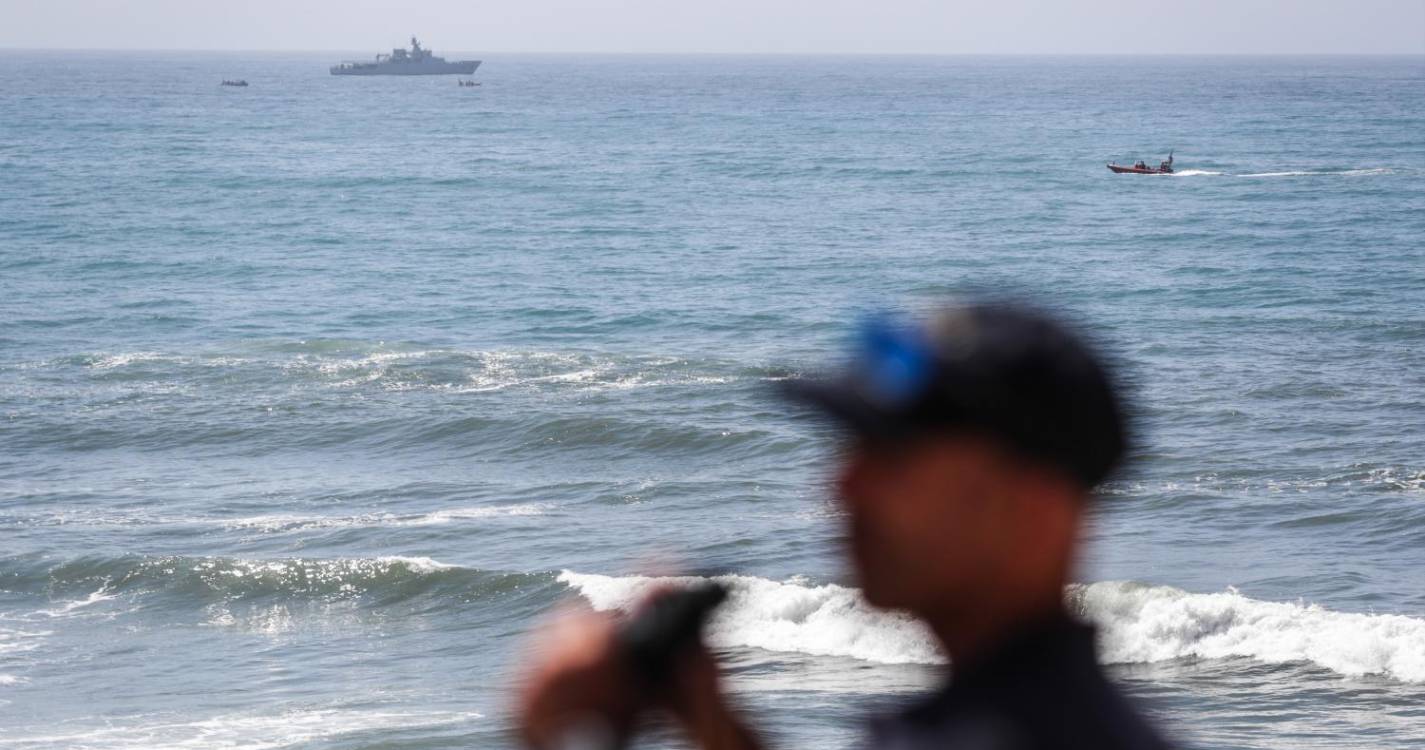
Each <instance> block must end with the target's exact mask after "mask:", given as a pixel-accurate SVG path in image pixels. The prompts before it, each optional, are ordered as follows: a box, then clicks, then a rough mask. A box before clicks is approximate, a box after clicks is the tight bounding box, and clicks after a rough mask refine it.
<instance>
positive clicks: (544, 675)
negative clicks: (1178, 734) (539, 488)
mask: <svg viewBox="0 0 1425 750" xmlns="http://www.w3.org/2000/svg"><path fill="white" fill-rule="evenodd" d="M788 391H789V393H790V395H792V396H793V397H794V398H796V399H798V400H800V401H803V402H806V403H809V404H812V405H814V406H816V407H818V408H819V409H820V410H821V411H822V413H824V414H827V415H829V416H831V417H833V418H835V419H836V420H837V421H838V422H839V423H841V424H842V425H844V426H845V427H846V428H848V434H849V437H850V441H849V445H848V449H847V452H846V455H845V458H844V460H843V467H842V471H841V475H840V479H839V484H838V495H839V497H840V500H841V503H842V505H843V507H844V509H845V511H846V514H847V521H848V525H849V532H850V533H849V537H850V552H851V557H852V561H853V563H854V567H855V571H856V574H857V577H858V579H859V583H860V586H861V588H862V591H863V593H864V595H865V597H866V599H867V600H868V601H869V602H871V603H872V604H875V605H878V606H881V607H885V608H891V609H899V610H904V611H906V612H909V613H911V614H913V615H915V616H916V617H918V618H920V619H921V620H923V621H924V622H925V623H926V624H927V625H928V626H929V627H930V629H931V630H932V632H933V633H934V634H935V636H936V637H937V638H938V639H939V641H940V644H941V646H942V647H943V648H944V650H945V652H946V654H948V656H949V658H950V662H951V665H952V670H953V677H952V679H951V681H950V683H949V684H948V685H947V686H946V687H944V688H943V689H942V690H940V691H938V692H937V693H936V694H934V695H932V696H929V697H927V698H925V699H923V700H921V701H919V702H917V703H915V704H913V705H911V706H908V707H907V708H906V709H905V710H904V711H902V712H900V713H898V714H896V715H893V716H888V717H885V718H882V719H879V720H876V721H874V722H873V723H872V725H871V727H870V732H869V736H868V738H867V741H866V743H865V744H866V746H867V747H870V748H884V749H886V750H919V749H920V748H973V749H977V750H978V749H984V750H991V749H994V750H1031V749H1037V748H1095V749H1096V750H1112V749H1114V748H1134V749H1137V748H1164V747H1167V745H1166V744H1165V743H1164V742H1163V741H1162V740H1161V739H1160V738H1159V737H1158V735H1157V734H1156V733H1155V732H1154V731H1153V729H1152V728H1150V727H1149V725H1148V724H1147V723H1146V722H1145V721H1144V720H1143V719H1142V718H1141V717H1140V716H1139V715H1138V713H1137V712H1136V711H1135V710H1134V709H1133V708H1132V706H1130V704H1129V703H1128V701H1127V700H1126V699H1125V698H1124V697H1123V696H1122V695H1121V694H1120V692H1119V691H1118V689H1117V688H1116V687H1114V686H1113V684H1112V683H1111V682H1109V680H1108V679H1107V677H1106V676H1105V675H1104V674H1103V672H1102V671H1101V669H1100V668H1099V666H1098V663H1097V661H1096V659H1095V651H1094V633H1093V630H1092V629H1091V628H1090V627H1089V626H1087V625H1084V624H1081V623H1078V622H1076V621H1074V620H1073V619H1072V618H1071V616H1070V615H1069V614H1068V612H1067V611H1066V609H1065V605H1064V586H1065V585H1066V584H1067V583H1068V582H1069V577H1070V575H1071V573H1072V570H1073V565H1074V561H1075V557H1076V555H1075V553H1076V550H1077V546H1078V539H1079V533H1080V527H1081V525H1082V523H1083V518H1084V514H1085V512H1086V511H1087V509H1088V505H1089V504H1090V503H1091V502H1092V501H1093V490H1094V487H1095V486H1096V485H1098V483H1099V482H1101V481H1102V480H1103V479H1104V478H1105V477H1107V476H1108V475H1109V473H1110V472H1111V471H1112V470H1113V469H1114V468H1115V467H1116V466H1117V464H1118V462H1119V461H1120V459H1121V458H1122V456H1123V453H1124V450H1125V446H1126V437H1125V433H1126V430H1125V424H1124V421H1125V420H1124V416H1123V409H1122V406H1121V404H1120V402H1119V399H1118V397H1117V395H1116V394H1115V392H1114V388H1113V385H1112V383H1111V381H1110V379H1109V376H1108V374H1107V373H1106V372H1105V371H1104V369H1103V366H1102V365H1101V364H1100V363H1099V362H1098V360H1097V359H1096V358H1095V356H1094V355H1093V354H1092V352H1091V351H1090V350H1089V349H1088V348H1087V346H1085V344H1084V343H1083V342H1082V341H1080V340H1079V339H1078V338H1077V337H1075V336H1074V335H1073V334H1071V333H1070V332H1068V331H1067V330H1065V329H1064V328H1063V327H1061V326H1060V325H1058V324H1056V323H1054V322H1053V321H1051V320H1050V319H1049V318H1047V317H1045V316H1044V315H1042V314H1040V313H1038V312H1035V311H1033V310H1028V309H1024V308H1019V307H1013V306H1007V305H996V304H983V305H976V306H970V307H966V308H961V309H955V310H950V311H946V312H944V313H942V314H940V315H938V316H936V317H934V318H932V319H931V320H929V321H928V322H927V323H925V324H923V325H918V326H907V325H899V324H896V323H894V322H891V321H886V320H882V321H879V322H873V323H871V324H869V325H868V326H867V327H866V328H865V330H863V332H862V341H861V345H860V348H859V351H858V352H857V353H856V354H855V356H854V358H853V361H852V363H851V365H850V367H849V368H848V369H847V371H846V372H845V373H843V374H841V375H840V376H838V377H836V378H834V379H826V380H817V381H810V380H808V381H797V382H793V383H792V384H791V386H790V388H789V389H788ZM655 604H656V602H655ZM618 628H619V626H618V625H617V623H615V621H613V620H611V619H609V618H607V617H603V616H600V615H592V614H587V615H580V616H569V617H566V618H564V619H563V620H561V622H560V623H559V624H558V625H556V626H555V628H554V629H552V630H551V637H550V638H548V639H547V642H548V644H549V646H548V648H547V650H546V651H545V652H544V655H543V657H542V658H543V662H542V663H541V664H540V665H539V666H538V667H536V669H535V670H533V672H532V673H531V675H530V678H529V680H528V682H527V683H526V686H525V691H524V694H523V696H522V704H521V707H520V722H521V731H522V733H523V737H524V738H525V741H526V742H527V743H528V744H529V745H530V746H531V747H535V748H558V747H562V745H560V744H559V743H561V742H563V741H565V738H567V737H569V736H571V735H570V734H569V732H571V731H574V732H576V733H577V732H584V733H585V734H584V735H583V736H586V737H587V736H589V735H588V734H587V732H588V730H587V727H590V726H594V727H599V728H601V729H600V730H599V731H601V732H603V733H604V734H605V735H606V736H608V737H610V738H622V737H624V736H625V735H626V733H627V732H628V731H630V729H631V727H633V726H634V723H635V722H636V720H637V718H638V716H639V715H640V714H641V713H643V712H645V711H646V710H648V709H661V710H663V711H666V712H668V713H670V714H671V715H672V716H673V717H674V718H675V719H676V720H677V722H678V723H679V724H680V725H681V726H682V727H683V728H684V729H685V730H686V731H687V733H688V734H689V736H690V737H691V738H692V739H693V741H694V742H695V743H696V744H697V745H698V746H699V747H703V748H718V749H728V750H731V749H741V748H756V747H759V746H760V745H759V742H758V740H757V739H756V735H755V733H754V732H753V731H751V730H750V729H749V727H748V724H747V723H745V721H744V718H743V717H742V716H740V715H738V713H737V712H735V711H734V710H732V709H731V708H730V707H729V705H728V702H727V700H726V698H725V694H724V692H723V690H722V688H721V684H720V680H719V676H718V673H717V667H716V664H715V662H714V660H713V658H712V656H711V654H710V653H709V652H708V651H707V649H706V648H705V647H703V646H702V645H701V644H700V643H698V642H697V641H690V643H691V645H689V646H687V647H685V648H682V649H681V650H680V653H679V654H678V655H677V657H676V658H674V659H672V660H671V662H672V663H671V664H670V665H668V666H667V667H666V669H663V670H661V672H662V673H663V676H662V677H660V679H659V681H658V683H657V684H656V685H651V684H650V683H649V682H648V680H647V679H646V678H644V677H641V676H640V672H642V671H644V670H642V669H641V668H639V667H638V666H637V662H636V661H634V660H630V659H629V658H627V655H626V653H625V652H626V649H624V648H623V647H622V646H621V645H620V644H621V643H622V641H621V639H620V637H619V629H618ZM616 741H617V740H616Z"/></svg>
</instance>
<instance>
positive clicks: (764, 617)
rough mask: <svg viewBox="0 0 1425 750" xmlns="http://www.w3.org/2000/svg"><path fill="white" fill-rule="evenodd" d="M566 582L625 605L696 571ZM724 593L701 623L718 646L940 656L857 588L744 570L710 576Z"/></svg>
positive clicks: (592, 599)
mask: <svg viewBox="0 0 1425 750" xmlns="http://www.w3.org/2000/svg"><path fill="white" fill-rule="evenodd" d="M559 580H560V581H561V582H563V583H566V584H568V585H570V586H572V587H573V588H575V589H577V590H578V592H579V593H580V594H581V595H582V596H583V597H584V598H585V599H587V600H588V601H589V604H590V605H591V606H593V607H594V608H595V609H598V610H612V609H624V608H627V607H628V606H630V605H631V604H633V603H634V602H636V601H637V600H638V599H639V598H640V597H641V596H642V595H643V594H644V593H646V592H648V591H650V590H651V589H653V588H654V587H660V586H677V585H688V584H690V583H692V582H693V581H696V580H698V579H696V578H652V577H646V576H623V577H611V576H601V575H590V574H584V573H575V572H573V571H568V570H566V571H564V572H562V573H560V574H559ZM714 580H716V581H718V582H720V583H722V584H724V585H726V586H727V587H728V589H729V598H728V601H727V603H726V604H724V605H723V606H722V607H721V608H720V609H719V610H718V612H717V614H716V615H715V616H714V618H713V619H712V621H711V622H710V623H709V626H708V635H709V637H710V638H711V639H712V641H713V642H714V643H716V644H718V645H720V646H744V647H750V648H760V649H765V650H767V651H788V652H798V653H804V654H812V655H815V656H844V657H850V658H853V659H861V660H864V661H873V662H880V663H883V664H913V663H922V664H934V663H938V662H940V661H942V659H941V657H940V656H939V652H938V650H937V647H936V644H935V640H934V638H932V637H931V635H930V632H929V631H928V630H926V629H925V627H924V626H922V625H921V624H920V623H918V622H916V621H915V620H913V619H912V618H910V617H908V616H906V615H901V614H896V613H889V612H883V611H881V610H877V609H875V608H873V607H871V605H869V604H866V602H865V601H864V600H863V599H862V598H861V596H860V593H859V592H858V591H857V590H856V589H851V588H846V587H844V586H837V585H835V584H826V585H822V586H809V585H805V584H803V583H797V582H788V583H779V582H777V581H770V580H767V579H765V578H754V577H751V576H736V575H729V576H717V577H715V578H714Z"/></svg>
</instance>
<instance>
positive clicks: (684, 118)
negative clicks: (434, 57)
mask: <svg viewBox="0 0 1425 750" xmlns="http://www.w3.org/2000/svg"><path fill="white" fill-rule="evenodd" d="M330 62H333V61H331V60H327V59H325V58H324V57H322V56H303V55H290V56H277V55H266V56H264V55H237V54H232V55H217V54H213V55H194V54H113V53H35V52H25V53H21V52H3V53H0V179H3V182H4V185H5V189H4V190H3V191H0V324H3V326H0V728H3V731H0V748H21V749H24V750H40V749H47V748H68V747H90V748H253V749H255V748H360V747H411V748H417V747H419V748H444V747H507V746H510V738H509V734H508V729H507V724H506V719H507V711H508V706H507V698H508V689H507V688H508V684H509V681H510V679H511V675H512V668H513V665H514V664H516V663H517V660H518V654H519V650H518V649H519V644H520V643H521V638H522V635H523V634H524V632H525V631H526V630H527V629H528V628H529V627H530V626H531V624H532V623H534V622H537V620H538V618H539V617H540V616H541V615H542V614H543V613H545V612H547V611H548V610H549V608H550V607H551V606H552V605H553V604H554V603H555V602H556V601H559V600H560V599H562V598H569V597H572V598H575V599H578V600H581V601H584V602H586V603H588V604H589V605H591V606H594V607H598V608H604V609H607V608H616V607H619V606H621V605H623V604H625V603H627V602H628V601H629V600H630V599H631V598H632V597H634V596H636V595H637V593H638V592H639V591H641V590H642V589H643V588H644V587H646V586H647V585H649V584H650V583H652V581H651V580H650V579H648V578H644V577H640V574H649V573H650V571H662V572H666V571H668V570H670V569H673V568H676V567H678V566H683V567H686V568H692V569H699V570H715V571H723V572H725V575H726V578H725V579H724V580H726V581H727V582H728V583H729V584H730V585H731V586H732V589H733V598H732V600H731V602H730V604H729V606H728V607H726V608H725V611H724V612H723V614H722V615H721V616H720V618H719V619H718V620H717V621H716V622H714V623H713V626H712V635H713V637H714V638H715V639H716V640H717V642H718V643H719V644H720V645H721V646H722V647H723V648H724V649H725V655H726V659H727V661H728V664H729V667H730V669H732V671H733V675H734V676H733V684H734V686H735V687H736V688H737V690H738V691H739V692H740V693H741V695H742V698H743V701H744V702H745V703H746V704H747V705H748V706H749V707H752V708H754V709H757V710H758V711H760V712H761V713H762V714H763V715H764V717H765V718H766V720H767V722H768V724H769V726H770V727H771V728H772V729H773V731H774V733H775V734H776V735H777V736H778V737H780V738H781V739H782V741H783V744H784V745H785V746H788V747H846V746H848V745H850V744H851V743H852V742H853V741H854V739H855V737H856V734H855V727H856V724H857V721H858V718H859V717H860V716H861V715H862V714H863V713H864V712H865V711H867V710H870V709H874V708H877V707H884V706H888V705H891V704H893V703H894V702H895V701H896V700H899V699H901V698H903V697H904V696H905V695H907V694H908V693H911V692H913V691H916V690H920V689H924V688H925V687H926V686H927V685H929V684H931V683H932V682H933V681H934V680H935V679H936V674H937V670H938V669H939V663H940V661H941V660H940V658H939V656H938V655H937V653H936V652H935V649H934V648H933V646H932V644H931V643H930V642H929V640H928V639H927V638H926V636H925V634H924V633H923V632H922V631H921V630H920V629H919V627H918V626H917V625H916V624H914V623H913V622H910V621H908V620H905V619H903V618H899V617H896V616H892V615H887V614H885V613H879V612H875V611H873V610H870V609H868V608H867V607H865V605H864V604H862V603H861V602H860V601H859V600H858V598H857V596H856V592H855V590H854V589H852V588H850V587H849V586H850V583H849V581H848V579H847V576H846V574H845V571H844V566H843V564H842V562H841V559H840V551H839V548H838V546H837V537H838V529H837V511H836V508H835V506H834V505H833V504H831V503H830V502H829V500H828V498H827V495H826V492H825V489H824V486H825V480H826V477H827V471H828V469H829V458H828V451H829V448H830V445H831V443H830V438H831V435H830V434H829V433H828V432H827V431H826V429H825V428H823V427H822V426H820V425H818V424H817V423H815V422H811V421H808V420H807V419H806V418H804V417H801V416H797V415H794V414H791V413H789V412H788V411H787V410H786V409H785V408H784V407H783V406H782V405H780V404H779V403H777V402H776V401H775V400H774V399H773V398H771V396H770V394H769V390H770V389H769V387H768V386H769V384H770V383H773V382H775V381H776V380H777V379H779V378H783V377H786V376H788V375H791V374H795V373H799V372H805V371H808V370H811V369H814V368H815V367H817V366H818V365H820V364H822V363H825V362H827V361H830V360H833V359H834V358H835V357H836V353H837V351H838V350H839V347H840V345H841V344H842V342H844V340H845V337H846V335H847V332H848V328H849V326H850V324H851V322H852V321H854V319H855V317H856V315H857V314H859V312H860V311H865V310H868V309H872V308H875V307H879V306H885V305H891V306H904V307H909V308H917V307H922V306H925V305H928V304H933V303H935V302H936V301H939V300H942V299H944V298H945V296H946V295H948V294H952V293H955V292H961V291H964V290H967V289H972V288H991V289H995V288H1013V289H1016V290H1020V291H1027V292H1029V293H1031V294H1038V295H1042V296H1043V297H1044V298H1046V299H1047V300H1048V301H1049V302H1050V303H1051V304H1053V305H1056V306H1063V307H1067V308H1069V309H1072V310H1074V311H1076V312H1077V313H1078V314H1079V315H1081V316H1082V317H1083V318H1084V319H1086V320H1088V321H1090V322H1091V323H1092V324H1093V326H1094V327H1095V330H1096V331H1097V332H1098V333H1099V335H1100V336H1101V337H1102V338H1104V339H1105V340H1106V341H1108V342H1109V343H1110V344H1111V346H1112V348H1113V350H1114V351H1115V352H1116V353H1117V356H1118V358H1119V359H1120V360H1121V361H1122V363H1123V366H1124V371H1125V379H1126V380H1127V381H1128V382H1129V384H1130V385H1131V386H1132V388H1133V391H1134V393H1135V394H1136V397H1137V401H1138V403H1139V405H1140V412H1141V416H1142V422H1143V425H1142V433H1143V444H1142V445H1141V446H1140V450H1139V451H1138V455H1137V456H1136V458H1135V462H1134V467H1133V470H1132V471H1131V472H1129V473H1128V474H1127V475H1125V476H1123V477H1122V478H1120V479H1118V480H1116V481H1114V482H1113V483H1111V484H1110V485H1109V486H1108V487H1106V491H1105V498H1104V502H1103V504H1102V509H1103V510H1102V512H1101V513H1100V514H1099V515H1098V517H1097V519H1096V522H1095V524H1094V526H1093V530H1092V542H1091V546H1090V552H1089V555H1088V559H1087V561H1086V563H1085V565H1084V570H1083V571H1082V574H1081V576H1080V578H1081V580H1082V581H1083V583H1082V584H1079V585H1076V586H1075V587H1073V588H1072V589H1071V590H1070V591H1069V592H1068V596H1069V599H1070V601H1071V602H1072V603H1073V604H1074V606H1075V607H1076V608H1077V609H1078V610H1079V611H1081V612H1082V613H1084V614H1085V615H1086V616H1088V617H1090V618H1092V619H1093V620H1095V621H1097V622H1098V623H1100V624H1101V625H1102V627H1103V638H1102V652H1103V658H1104V660H1105V661H1106V662H1109V663H1111V664H1112V665H1113V667H1112V669H1113V670H1114V671H1115V673H1116V674H1117V675H1118V676H1119V677H1120V678H1121V679H1122V680H1123V681H1125V683H1126V684H1127V686H1128V688H1129V690H1130V691H1131V692H1132V693H1134V694H1135V695H1137V696H1139V697H1140V698H1141V699H1142V700H1144V701H1145V702H1147V703H1148V704H1149V705H1151V706H1152V710H1153V712H1154V713H1155V715H1157V716H1158V717H1160V718H1161V719H1162V720H1163V721H1164V722H1166V723H1167V724H1168V725H1169V726H1170V727H1172V728H1173V729H1174V731H1175V733H1176V734H1177V735H1179V736H1180V737H1181V738H1182V739H1183V740H1184V742H1185V743H1187V744H1189V745H1190V746H1194V747H1228V748H1299V747H1411V746H1419V745H1421V744H1425V712H1422V710H1421V708H1420V706H1421V705H1422V701H1425V457H1422V456H1425V405H1422V404H1425V399H1422V395H1425V251H1423V250H1422V243H1421V239H1420V238H1421V237H1422V236H1425V135H1422V134H1425V97H1422V95H1421V92H1422V91H1425V87H1423V86H1422V85H1423V84H1425V61H1422V59H1421V58H1418V57H1417V58H1319V59H1312V58H1276V59H1252V58H1152V59H1133V58H1106V59H1094V58H1069V59H1055V58H1024V59H1016V58H884V59H882V58H755V57H713V56H709V57H520V56H511V57H506V58H500V59H489V60H487V61H486V63H485V66H484V67H482V68H481V70H480V72H479V75H478V78H480V80H481V81H482V83H483V85H482V86H480V87H477V88H458V87H456V86H455V84H454V81H452V80H451V79H449V78H444V77H437V78H429V79H408V80H402V79H366V80H361V79H343V78H334V77H331V76H328V75H326V72H325V71H326V65H328V64H330ZM233 77H242V78H246V79H247V80H248V81H249V82H250V83H251V86H250V87H249V88H246V89H228V88H220V87H219V86H218V85H217V84H218V82H219V81H220V80H221V79H223V78H233ZM1168 149H1174V150H1175V157H1176V163H1177V165H1178V167H1179V169H1180V170H1181V171H1180V173H1179V174H1178V175H1175V176H1152V177H1143V176H1132V175H1121V176H1115V175H1113V174H1111V173H1109V172H1108V171H1107V170H1105V169H1104V168H1103V164H1104V162H1106V161H1108V160H1118V161H1120V162H1125V161H1126V162H1131V161H1132V160H1134V159H1135V158H1144V159H1147V160H1149V161H1154V160H1156V159H1160V158H1162V157H1163V156H1164V155H1165V154H1166V151H1167V150H1168ZM663 742H664V740H659V739H654V740H652V741H651V743H650V744H651V745H655V746H656V745H660V744H661V743H663Z"/></svg>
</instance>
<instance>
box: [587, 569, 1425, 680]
mask: <svg viewBox="0 0 1425 750" xmlns="http://www.w3.org/2000/svg"><path fill="white" fill-rule="evenodd" d="M559 580H560V581H563V582H564V583H567V584H569V585H570V586H572V587H574V588H575V589H576V590H578V592H579V593H580V594H581V595H582V596H583V597H584V598H585V599H586V600H588V602H589V604H590V605H592V606H593V607H594V608H595V609H599V610H611V609H623V608H626V607H628V606H629V605H630V604H631V603H633V602H634V601H636V600H637V599H638V598H639V597H640V596H641V595H642V594H643V593H645V592H647V591H649V590H650V589H651V588H652V587H655V586H677V585H686V584H687V583H689V582H692V581H694V580H696V579H692V578H648V577H643V576H625V577H610V576H601V575H589V574H581V573H573V572H570V571H564V572H563V573H561V574H560V576H559ZM715 580H718V581H720V582H722V583H724V584H726V585H727V586H729V588H730V589H731V596H730V598H729V600H728V602H727V604H726V605H724V606H723V608H722V610H721V611H720V613H719V614H718V616H717V617H716V618H715V619H714V620H713V621H712V623H711V624H710V628H709V635H710V636H711V638H712V639H713V641H714V642H715V643H717V644H719V645H722V646H745V647H754V648H762V649H766V650H769V651H784V652H797V653H805V654H812V655H820V656H845V657H851V658H856V659H862V660H866V661H873V662H882V663H888V664H905V663H922V664H933V663H939V662H940V661H941V657H940V655H939V653H938V651H937V649H936V647H935V644H934V642H933V641H932V640H931V637H930V634H929V633H928V632H926V631H925V630H924V629H923V628H922V627H921V626H920V625H919V624H917V623H916V622H915V621H913V620H911V619H910V618H908V617H906V616H904V615H901V614H897V613H890V612H884V611H880V610H876V609H873V608H872V607H870V606H869V605H867V604H866V603H865V602H864V601H863V600H862V599H861V597H860V595H859V593H858V592H857V591H856V590H855V589H849V588H844V587H841V586H835V585H824V586H811V585H806V584H804V583H798V582H785V583H779V582H776V581H770V580H766V579H762V578H752V577H747V576H721V577H718V578H716V579H715ZM1067 595H1068V597H1069V599H1070V601H1071V602H1072V603H1073V605H1074V606H1075V607H1076V608H1077V609H1078V610H1080V612H1081V613H1082V614H1083V615H1084V616H1086V617H1087V618H1089V619H1090V620H1092V621H1093V622H1095V623H1096V624H1098V625H1099V627H1100V641H1101V642H1100V645H1101V651H1102V658H1103V660H1104V661H1105V662H1109V663H1137V662H1159V661H1169V660H1174V659H1183V658H1201V659H1222V658H1232V657H1241V658H1248V659H1254V660H1257V661H1261V662H1267V663H1282V662H1309V663H1312V664H1316V665H1318V666H1320V667H1324V668H1326V669H1330V670H1332V671H1335V672H1338V673H1340V674H1343V675H1350V676H1360V675H1368V674H1370V675H1382V676H1386V677H1390V678H1393V679H1396V680H1400V681H1403V682H1425V619H1420V618H1414V617H1406V616H1402V615H1378V614H1356V613H1350V612H1333V611H1330V610H1327V609H1324V608H1322V607H1319V606H1317V605H1313V604H1305V603H1289V602H1267V601H1260V600H1256V599H1250V598H1248V597H1245V596H1243V595H1241V594H1240V593H1238V592H1237V591H1235V590H1229V591H1226V592H1222V593H1214V594H1194V593H1189V592H1186V591H1182V590H1180V589H1176V588H1172V587H1170V586H1149V585H1144V584H1138V583H1125V582H1114V581H1110V582H1101V583H1092V584H1086V585H1074V586H1071V587H1070V588H1069V590H1068V592H1067Z"/></svg>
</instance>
